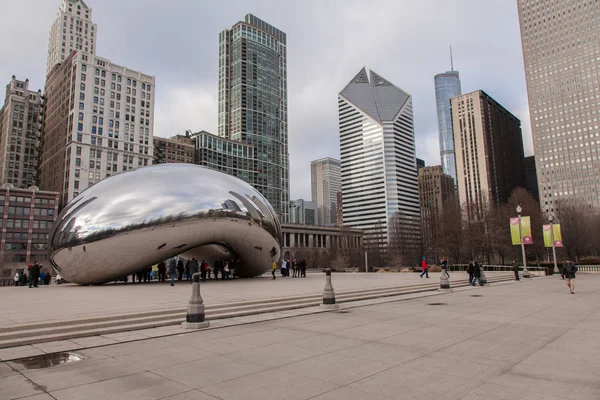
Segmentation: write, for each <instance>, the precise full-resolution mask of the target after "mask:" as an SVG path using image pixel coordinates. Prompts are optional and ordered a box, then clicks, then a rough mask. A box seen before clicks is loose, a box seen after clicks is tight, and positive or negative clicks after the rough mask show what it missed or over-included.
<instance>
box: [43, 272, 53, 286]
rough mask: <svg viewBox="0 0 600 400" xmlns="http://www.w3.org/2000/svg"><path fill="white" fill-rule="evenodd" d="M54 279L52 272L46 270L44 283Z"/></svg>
mask: <svg viewBox="0 0 600 400" xmlns="http://www.w3.org/2000/svg"><path fill="white" fill-rule="evenodd" d="M51 281H52V275H51V274H50V272H46V276H45V277H44V285H49V284H50V282H51Z"/></svg>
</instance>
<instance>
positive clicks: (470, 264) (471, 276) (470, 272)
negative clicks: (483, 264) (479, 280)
mask: <svg viewBox="0 0 600 400" xmlns="http://www.w3.org/2000/svg"><path fill="white" fill-rule="evenodd" d="M474 266H475V263H474V262H473V260H471V261H469V265H468V266H467V273H468V274H469V285H470V284H471V283H472V282H473V267H474Z"/></svg>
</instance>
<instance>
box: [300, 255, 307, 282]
mask: <svg viewBox="0 0 600 400" xmlns="http://www.w3.org/2000/svg"><path fill="white" fill-rule="evenodd" d="M299 265H300V277H302V278H306V261H304V259H302V260H300V264H299Z"/></svg>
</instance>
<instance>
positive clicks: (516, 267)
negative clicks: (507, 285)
mask: <svg viewBox="0 0 600 400" xmlns="http://www.w3.org/2000/svg"><path fill="white" fill-rule="evenodd" d="M512 269H513V272H514V273H515V281H520V280H521V279H520V278H519V262H518V261H517V260H515V259H513V262H512Z"/></svg>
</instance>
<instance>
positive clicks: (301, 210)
mask: <svg viewBox="0 0 600 400" xmlns="http://www.w3.org/2000/svg"><path fill="white" fill-rule="evenodd" d="M290 222H291V223H292V224H302V225H319V221H318V216H317V204H316V203H315V202H314V201H305V200H302V199H299V200H292V201H291V204H290Z"/></svg>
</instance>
